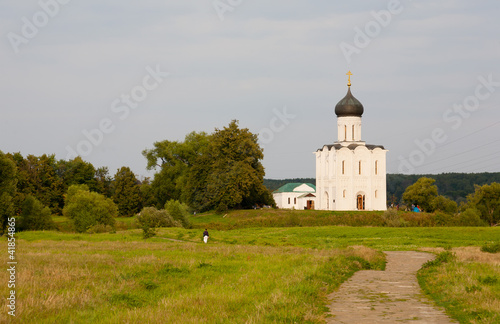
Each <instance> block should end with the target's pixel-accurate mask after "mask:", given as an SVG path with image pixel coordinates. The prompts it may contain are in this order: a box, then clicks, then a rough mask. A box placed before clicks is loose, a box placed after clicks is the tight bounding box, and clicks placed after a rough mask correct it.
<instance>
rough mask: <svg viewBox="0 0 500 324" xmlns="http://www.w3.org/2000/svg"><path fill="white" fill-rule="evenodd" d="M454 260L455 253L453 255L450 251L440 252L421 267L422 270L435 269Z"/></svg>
mask: <svg viewBox="0 0 500 324" xmlns="http://www.w3.org/2000/svg"><path fill="white" fill-rule="evenodd" d="M455 259H456V256H455V253H453V252H451V251H445V252H441V253H439V254H438V255H437V257H436V258H435V259H434V260H431V261H427V262H426V263H425V264H424V265H423V266H422V269H425V268H430V267H437V266H439V265H441V264H443V263H448V262H452V261H453V260H455Z"/></svg>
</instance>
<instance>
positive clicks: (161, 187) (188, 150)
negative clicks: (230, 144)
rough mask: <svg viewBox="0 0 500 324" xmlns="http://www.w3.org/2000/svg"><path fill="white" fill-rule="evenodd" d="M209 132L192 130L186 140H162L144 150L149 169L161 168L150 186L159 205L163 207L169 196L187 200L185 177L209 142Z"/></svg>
mask: <svg viewBox="0 0 500 324" xmlns="http://www.w3.org/2000/svg"><path fill="white" fill-rule="evenodd" d="M208 141H209V136H208V135H207V134H206V133H205V132H199V133H196V132H192V133H190V134H188V135H186V137H185V139H184V141H183V142H179V141H168V140H165V141H162V142H156V143H154V148H153V149H150V150H144V151H143V152H142V154H143V155H144V157H145V158H146V159H147V161H148V165H147V169H148V170H158V169H159V172H158V173H157V174H156V175H155V177H154V180H153V182H152V183H151V188H152V191H153V194H154V196H155V199H156V206H157V207H158V208H163V206H164V205H165V203H166V202H167V201H168V200H170V199H174V200H179V199H180V200H182V201H184V202H185V201H186V199H187V197H186V191H185V188H186V181H187V178H188V174H189V170H190V168H191V167H192V166H193V164H194V163H196V161H197V159H198V157H199V156H200V155H202V154H203V153H204V151H205V150H206V148H207V146H208Z"/></svg>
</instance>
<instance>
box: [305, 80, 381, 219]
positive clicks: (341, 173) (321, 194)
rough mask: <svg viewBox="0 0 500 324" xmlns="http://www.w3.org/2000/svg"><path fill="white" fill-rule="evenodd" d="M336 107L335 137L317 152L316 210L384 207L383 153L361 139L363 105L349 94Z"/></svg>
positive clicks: (349, 86) (349, 89) (378, 148)
mask: <svg viewBox="0 0 500 324" xmlns="http://www.w3.org/2000/svg"><path fill="white" fill-rule="evenodd" d="M347 75H348V76H349V79H348V83H347V87H348V88H347V94H346V96H345V97H344V98H343V99H342V100H340V101H339V103H338V104H337V105H336V106H335V114H336V115H337V138H338V140H337V141H336V142H334V143H333V144H329V145H324V146H323V147H322V148H320V149H318V150H317V151H316V152H315V153H314V154H315V155H316V206H315V207H316V209H321V210H386V209H387V194H386V154H387V150H386V149H385V148H384V147H383V146H381V145H369V144H366V143H365V142H363V141H362V140H361V116H362V115H363V112H364V107H363V105H362V104H361V102H359V101H358V100H357V99H356V98H355V97H354V96H353V95H352V93H351V75H352V73H351V71H349V72H348V73H347Z"/></svg>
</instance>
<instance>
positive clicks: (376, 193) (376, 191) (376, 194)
mask: <svg viewBox="0 0 500 324" xmlns="http://www.w3.org/2000/svg"><path fill="white" fill-rule="evenodd" d="M377 196H378V190H375V198H377Z"/></svg>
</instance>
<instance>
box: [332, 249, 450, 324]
mask: <svg viewBox="0 0 500 324" xmlns="http://www.w3.org/2000/svg"><path fill="white" fill-rule="evenodd" d="M384 253H385V254H386V255H387V265H386V270H385V271H374V270H363V271H358V272H357V273H355V274H354V276H352V277H351V278H350V279H349V280H348V281H346V282H345V283H343V284H342V285H341V286H340V288H339V289H338V290H337V291H335V292H334V293H332V294H331V295H330V296H329V298H330V305H329V307H330V314H331V315H332V316H333V317H329V318H328V319H327V323H357V324H358V323H415V324H417V323H439V324H441V323H457V322H456V321H453V320H451V319H450V318H449V317H448V316H447V315H446V314H445V312H444V310H443V309H440V308H438V307H437V306H436V305H435V304H434V303H433V302H432V301H430V300H429V299H427V298H426V297H425V296H424V295H423V293H422V291H421V289H420V286H419V285H418V282H417V276H416V274H417V271H418V269H420V268H421V267H422V265H423V264H424V263H425V262H427V261H429V260H432V259H433V258H434V255H432V254H429V253H425V252H413V251H410V252H403V251H401V252H400V251H398V252H384Z"/></svg>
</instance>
